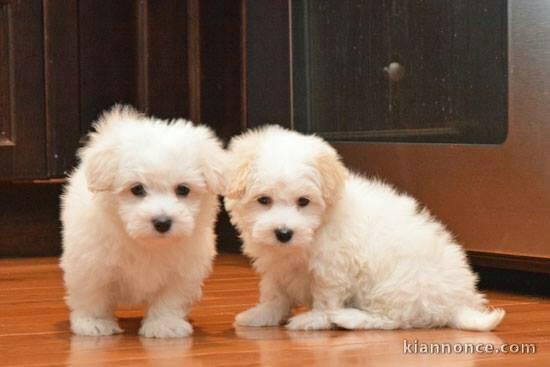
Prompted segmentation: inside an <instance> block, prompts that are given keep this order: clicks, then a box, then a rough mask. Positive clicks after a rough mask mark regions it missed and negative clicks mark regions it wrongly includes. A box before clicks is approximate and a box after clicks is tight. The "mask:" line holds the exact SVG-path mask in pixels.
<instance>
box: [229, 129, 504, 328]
mask: <svg viewBox="0 0 550 367" xmlns="http://www.w3.org/2000/svg"><path fill="white" fill-rule="evenodd" d="M229 149H230V154H231V156H232V160H233V163H232V169H231V170H230V171H229V172H228V174H229V178H228V182H230V183H229V184H228V191H227V192H226V199H225V205H226V208H227V209H228V210H229V211H230V214H231V218H232V222H233V223H234V224H235V225H236V226H237V228H238V229H239V231H240V234H241V237H242V239H243V242H244V244H243V248H244V252H245V254H247V255H248V256H250V257H251V258H252V259H253V262H254V266H255V268H256V270H257V271H258V272H259V273H260V274H261V275H262V279H261V283H260V303H259V304H258V305H257V306H255V307H253V308H251V309H249V310H247V311H245V312H242V313H240V314H239V315H237V317H236V324H237V325H245V326H270V325H278V324H279V323H281V322H284V321H286V320H287V318H288V317H289V316H290V312H291V309H292V307H294V306H297V305H300V304H305V305H308V306H309V307H311V311H309V312H306V313H303V314H300V315H297V316H294V317H293V318H291V319H290V322H289V323H288V325H287V327H288V328H290V329H294V330H314V329H328V328H331V327H333V326H338V327H342V328H345V329H397V328H429V327H443V326H449V327H453V328H459V329H468V330H491V329H493V328H495V327H496V326H497V325H498V324H499V322H500V321H501V320H502V318H503V316H504V311H503V310H499V309H497V310H488V309H487V308H486V306H485V304H486V301H485V299H484V297H483V296H482V295H481V294H479V293H478V292H477V290H476V282H477V278H476V276H475V275H474V274H473V273H472V270H471V269H470V267H469V265H468V262H467V260H466V257H465V254H464V251H463V249H462V248H461V247H460V246H459V245H458V244H457V243H456V242H455V241H454V240H453V238H452V236H451V235H450V234H449V232H447V230H446V229H445V227H444V226H443V225H442V224H441V223H439V222H438V221H437V220H436V219H434V218H433V217H432V216H431V215H430V214H429V212H428V211H427V210H426V209H421V208H420V207H419V205H418V204H417V202H416V201H415V200H414V199H412V198H411V197H409V196H406V195H404V194H401V193H398V192H397V191H395V190H394V189H393V188H392V187H390V186H388V185H387V184H384V183H382V182H380V181H376V180H370V179H367V178H364V177H361V176H359V175H356V174H353V173H350V172H349V171H348V170H347V169H346V168H345V167H344V166H343V165H342V163H341V162H340V159H339V156H338V154H337V153H336V151H335V150H334V149H333V148H332V147H331V146H330V145H328V144H327V143H326V142H324V141H323V140H322V139H320V138H318V137H315V136H305V135H301V134H299V133H296V132H292V131H288V130H284V129H282V128H279V127H276V126H269V127H265V128H261V129H259V130H254V131H250V132H248V133H245V134H243V135H242V136H239V137H236V138H234V139H233V140H232V142H231V144H230V148H229Z"/></svg>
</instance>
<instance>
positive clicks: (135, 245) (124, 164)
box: [61, 106, 226, 338]
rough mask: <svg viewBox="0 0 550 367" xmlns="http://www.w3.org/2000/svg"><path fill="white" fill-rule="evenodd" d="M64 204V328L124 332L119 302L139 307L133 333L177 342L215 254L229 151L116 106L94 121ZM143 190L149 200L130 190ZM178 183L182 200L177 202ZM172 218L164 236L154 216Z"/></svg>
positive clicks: (185, 128) (202, 135)
mask: <svg viewBox="0 0 550 367" xmlns="http://www.w3.org/2000/svg"><path fill="white" fill-rule="evenodd" d="M95 129H96V132H95V133H92V134H91V135H90V141H89V143H88V144H87V145H86V147H84V148H83V149H82V150H81V151H80V157H81V164H80V165H79V166H78V167H77V168H76V170H75V171H74V172H73V173H72V175H71V177H70V178H69V181H68V184H67V186H66V188H65V193H64V194H63V197H62V215H61V219H62V222H63V256H62V258H61V267H62V268H63V270H64V280H65V286H66V290H67V296H66V300H67V304H68V306H69V308H70V310H71V329H72V331H73V332H74V333H76V334H81V335H110V334H113V333H119V332H122V330H121V328H120V327H119V326H118V323H117V320H116V317H115V314H114V311H115V310H116V307H117V305H119V304H125V305H134V304H145V305H146V314H145V318H144V320H143V322H142V326H141V329H140V330H139V334H140V335H142V336H145V337H159V338H164V337H182V336H186V335H189V334H190V333H191V332H192V327H191V325H190V324H189V322H188V321H187V320H186V315H187V313H188V312H189V310H190V309H191V307H192V305H193V304H194V303H195V301H197V300H198V299H199V297H200V296H201V285H202V282H203V279H204V278H205V277H206V276H207V275H208V274H209V272H210V270H211V264H212V259H213V257H214V256H215V252H216V251H215V235H214V222H215V219H216V214H217V212H218V200H217V194H218V193H220V192H221V191H222V189H223V186H222V184H223V177H222V172H223V170H224V167H225V165H226V153H225V151H223V149H222V147H221V144H220V142H219V141H218V140H217V139H216V138H215V136H214V134H213V133H212V132H211V131H210V130H209V129H208V128H206V127H203V126H193V124H191V123H190V122H188V121H185V120H174V121H161V120H158V119H154V118H147V117H145V116H143V115H141V114H139V113H137V112H136V111H135V110H133V109H131V108H130V107H122V106H116V107H114V108H113V109H112V110H111V111H109V112H106V113H105V114H104V115H103V116H102V117H101V118H100V119H99V121H98V122H97V123H96V124H95ZM137 183H141V184H142V185H143V186H144V188H145V190H146V195H145V196H143V197H137V196H135V195H133V194H132V193H131V192H130V189H131V187H132V186H134V185H135V184H137ZM180 184H185V185H186V186H187V187H188V188H189V189H190V192H189V194H188V195H187V196H185V197H182V196H181V195H180V196H178V195H176V192H175V189H176V187H177V186H178V185H180ZM159 215H162V216H166V217H170V218H171V219H172V226H171V228H170V229H169V231H168V232H166V233H160V232H158V231H155V229H154V226H153V223H152V219H153V218H155V217H157V216H159Z"/></svg>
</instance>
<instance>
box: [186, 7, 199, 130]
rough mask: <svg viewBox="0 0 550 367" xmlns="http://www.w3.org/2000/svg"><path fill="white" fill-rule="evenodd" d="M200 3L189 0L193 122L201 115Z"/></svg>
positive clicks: (190, 89)
mask: <svg viewBox="0 0 550 367" xmlns="http://www.w3.org/2000/svg"><path fill="white" fill-rule="evenodd" d="M199 18H200V3H199V0H187V19H188V20H187V47H188V53H187V54H188V73H189V110H190V111H189V115H190V118H191V120H192V121H193V122H195V123H198V122H200V117H201V58H200V38H201V35H200V19H199Z"/></svg>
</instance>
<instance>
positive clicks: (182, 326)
mask: <svg viewBox="0 0 550 367" xmlns="http://www.w3.org/2000/svg"><path fill="white" fill-rule="evenodd" d="M192 333H193V327H192V326H191V324H190V323H188V322H187V321H185V320H184V319H181V318H178V317H162V318H155V319H145V320H144V321H143V325H141V328H140V329H139V335H141V336H143V337H146V338H183V337H185V336H189V335H191V334H192Z"/></svg>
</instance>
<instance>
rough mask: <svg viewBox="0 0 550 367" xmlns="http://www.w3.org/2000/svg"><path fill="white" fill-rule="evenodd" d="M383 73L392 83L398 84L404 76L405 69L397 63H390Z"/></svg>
mask: <svg viewBox="0 0 550 367" xmlns="http://www.w3.org/2000/svg"><path fill="white" fill-rule="evenodd" d="M384 72H385V73H386V75H387V76H388V79H389V80H391V81H392V82H398V81H400V80H401V79H403V77H404V76H405V68H404V67H403V66H402V65H401V64H400V63H398V62H392V63H391V64H389V65H388V66H386V67H385V68H384Z"/></svg>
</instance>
